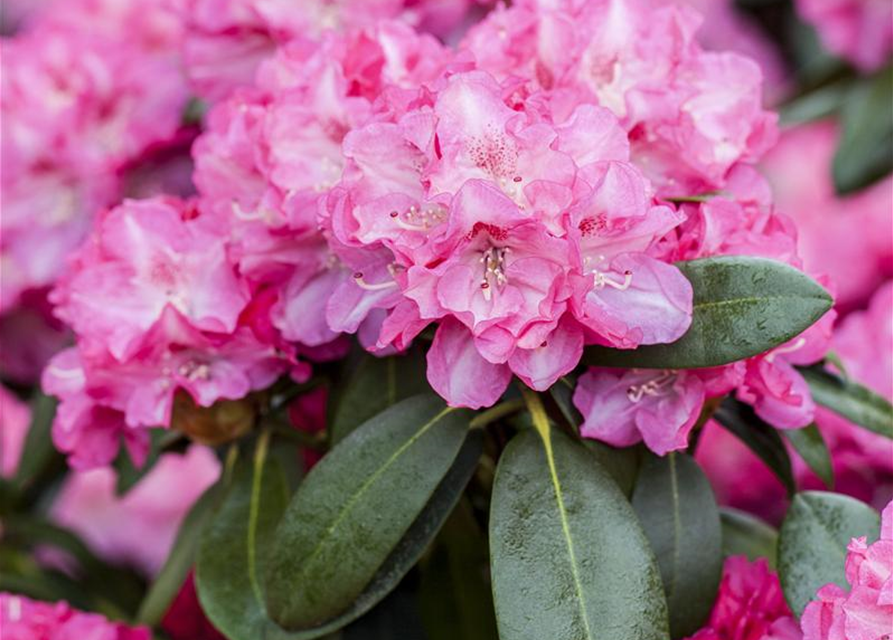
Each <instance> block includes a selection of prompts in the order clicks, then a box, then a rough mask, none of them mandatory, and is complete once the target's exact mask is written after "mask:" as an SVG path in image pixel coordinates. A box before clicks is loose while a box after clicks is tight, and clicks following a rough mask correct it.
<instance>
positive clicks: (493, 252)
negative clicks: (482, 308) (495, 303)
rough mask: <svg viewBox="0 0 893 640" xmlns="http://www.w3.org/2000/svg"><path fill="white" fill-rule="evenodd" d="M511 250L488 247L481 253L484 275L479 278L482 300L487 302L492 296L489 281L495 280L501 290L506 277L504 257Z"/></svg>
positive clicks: (506, 281)
mask: <svg viewBox="0 0 893 640" xmlns="http://www.w3.org/2000/svg"><path fill="white" fill-rule="evenodd" d="M510 251H511V250H510V249H509V248H508V247H500V248H497V247H490V248H489V249H487V250H486V251H484V252H483V253H482V254H481V259H480V261H481V264H483V265H484V275H483V278H481V290H482V291H483V292H484V300H486V301H487V302H489V301H490V299H491V298H492V297H493V290H492V289H491V287H490V284H491V283H490V281H491V279H492V280H495V281H496V282H495V284H496V286H497V287H498V288H499V289H500V290H501V289H502V288H503V287H504V286H505V285H506V283H508V277H506V275H505V269H506V264H505V258H506V255H508V253H509V252H510Z"/></svg>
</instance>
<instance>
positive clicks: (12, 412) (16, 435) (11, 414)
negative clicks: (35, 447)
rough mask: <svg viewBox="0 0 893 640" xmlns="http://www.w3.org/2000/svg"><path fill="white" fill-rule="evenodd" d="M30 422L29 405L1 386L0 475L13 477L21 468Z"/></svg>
mask: <svg viewBox="0 0 893 640" xmlns="http://www.w3.org/2000/svg"><path fill="white" fill-rule="evenodd" d="M30 424H31V411H30V410H29V409H28V405H26V404H25V403H24V402H22V401H21V400H19V399H18V398H16V397H15V396H14V395H13V394H12V392H10V391H8V390H7V389H6V387H0V444H2V445H3V446H0V477H2V478H11V477H12V476H14V475H15V473H16V470H17V469H18V468H19V461H20V460H21V457H22V449H23V448H24V446H25V437H26V436H27V435H28V427H29V426H30Z"/></svg>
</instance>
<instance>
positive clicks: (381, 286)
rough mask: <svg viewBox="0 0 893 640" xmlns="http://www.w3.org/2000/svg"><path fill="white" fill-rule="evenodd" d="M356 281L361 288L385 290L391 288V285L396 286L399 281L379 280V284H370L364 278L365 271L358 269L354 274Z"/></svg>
mask: <svg viewBox="0 0 893 640" xmlns="http://www.w3.org/2000/svg"><path fill="white" fill-rule="evenodd" d="M353 279H354V282H356V283H357V286H358V287H359V288H360V289H365V290H366V291H383V290H384V289H390V288H391V287H396V286H397V283H396V282H394V281H393V280H391V281H390V282H379V283H377V284H370V283H369V282H366V281H365V280H363V273H362V272H361V271H357V272H356V273H355V274H353Z"/></svg>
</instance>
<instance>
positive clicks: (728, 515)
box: [719, 507, 778, 569]
mask: <svg viewBox="0 0 893 640" xmlns="http://www.w3.org/2000/svg"><path fill="white" fill-rule="evenodd" d="M719 516H720V518H721V519H722V553H723V556H724V557H729V556H747V558H748V560H750V561H751V562H753V561H754V560H756V559H757V558H766V560H767V561H768V562H769V566H770V567H771V568H772V569H775V565H776V564H777V560H778V531H776V530H775V528H774V527H771V526H769V525H768V524H766V523H765V522H763V521H762V520H760V519H759V518H757V517H756V516H753V515H751V514H749V513H746V512H744V511H739V510H738V509H732V508H731V507H723V508H722V509H720V513H719Z"/></svg>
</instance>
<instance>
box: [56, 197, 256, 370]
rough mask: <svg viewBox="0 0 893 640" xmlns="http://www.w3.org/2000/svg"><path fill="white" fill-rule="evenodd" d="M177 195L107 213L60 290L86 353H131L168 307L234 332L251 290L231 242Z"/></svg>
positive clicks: (204, 325) (65, 314)
mask: <svg viewBox="0 0 893 640" xmlns="http://www.w3.org/2000/svg"><path fill="white" fill-rule="evenodd" d="M191 215H192V213H191V212H190V210H189V209H188V207H186V206H185V205H184V204H183V203H180V202H177V201H175V200H164V199H154V200H145V201H125V203H124V204H123V205H121V206H120V207H117V208H115V209H112V210H111V211H109V212H107V213H105V214H104V215H103V216H102V217H101V219H100V220H98V221H97V225H96V228H95V231H94V236H93V238H92V239H91V242H89V243H88V244H87V246H86V247H85V249H84V250H83V251H82V252H81V253H80V254H79V256H78V260H77V265H76V268H75V271H74V273H73V274H71V275H70V276H68V277H66V279H65V281H64V282H63V284H62V285H61V286H60V288H59V289H58V290H57V291H56V293H55V294H54V302H56V304H57V313H58V314H59V315H60V317H62V318H63V319H64V320H66V321H67V322H68V323H69V324H70V325H71V326H72V327H73V328H74V330H75V331H76V332H77V333H78V335H79V337H80V339H81V341H82V344H83V345H84V347H85V348H86V349H88V350H91V349H93V348H94V345H96V346H97V348H102V347H105V348H108V350H109V352H110V353H111V355H112V356H113V357H115V358H116V359H118V360H123V359H125V358H129V357H131V356H133V355H134V354H135V353H136V351H138V350H139V349H140V348H141V347H142V346H143V344H141V338H143V337H144V336H145V335H146V334H147V333H148V332H149V330H150V329H152V328H153V327H156V326H158V325H159V323H160V322H161V321H162V319H163V317H164V316H165V314H166V312H168V311H172V312H173V313H175V314H176V316H177V318H178V319H181V320H182V321H183V322H185V323H187V324H188V325H189V326H191V327H192V328H194V329H198V330H204V331H213V332H218V333H228V332H231V331H233V330H234V329H235V327H236V322H237V320H238V317H239V314H240V313H241V312H242V310H243V309H244V308H245V305H246V304H247V301H248V294H247V291H246V290H245V288H244V285H243V284H242V283H240V282H239V281H238V279H237V277H236V274H235V272H234V270H233V266H232V264H230V262H229V260H228V257H227V254H226V244H225V242H226V239H225V237H222V236H220V235H218V234H216V233H214V231H213V230H211V229H209V228H205V227H203V225H202V220H201V219H189V216H191Z"/></svg>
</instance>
